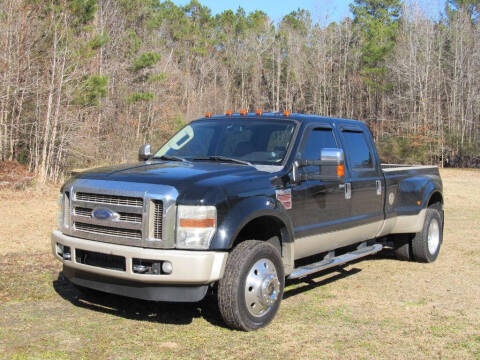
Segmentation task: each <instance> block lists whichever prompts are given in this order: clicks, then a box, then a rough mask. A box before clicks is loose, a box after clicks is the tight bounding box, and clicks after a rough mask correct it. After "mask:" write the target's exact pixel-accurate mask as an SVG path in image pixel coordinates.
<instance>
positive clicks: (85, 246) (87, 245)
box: [52, 230, 228, 285]
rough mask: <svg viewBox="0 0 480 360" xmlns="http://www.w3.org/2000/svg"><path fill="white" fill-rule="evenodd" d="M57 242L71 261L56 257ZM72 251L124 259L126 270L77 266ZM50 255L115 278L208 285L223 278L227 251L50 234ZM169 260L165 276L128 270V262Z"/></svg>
mask: <svg viewBox="0 0 480 360" xmlns="http://www.w3.org/2000/svg"><path fill="white" fill-rule="evenodd" d="M57 243H59V244H62V245H65V246H69V247H70V249H71V253H72V259H71V260H64V259H63V258H62V257H60V256H59V255H58V254H57V249H56V245H57ZM75 249H82V250H87V251H93V252H98V253H102V254H109V255H118V256H123V257H125V261H126V271H118V270H111V269H105V268H101V267H97V266H90V265H85V264H80V263H77V262H76V261H75ZM52 251H53V255H54V256H55V257H56V258H57V259H58V260H59V261H61V262H62V263H63V264H64V265H65V266H68V267H71V268H74V269H79V270H83V271H87V272H91V273H96V274H100V275H106V276H112V277H115V278H119V279H126V280H133V281H140V282H145V283H155V284H172V285H173V284H182V285H187V284H192V285H193V284H208V283H211V282H213V281H216V280H219V279H220V278H221V277H222V276H223V272H224V270H225V264H226V262H227V256H228V253H227V252H216V251H187V250H171V249H169V250H160V249H144V248H140V247H133V246H124V245H116V244H110V243H103V242H98V241H91V240H84V239H79V238H75V237H71V236H67V235H64V234H62V233H61V232H60V231H58V230H55V231H53V233H52ZM133 258H135V259H145V260H161V261H170V262H171V263H172V267H173V271H172V273H171V274H169V275H151V274H137V273H134V272H133V271H132V259H133Z"/></svg>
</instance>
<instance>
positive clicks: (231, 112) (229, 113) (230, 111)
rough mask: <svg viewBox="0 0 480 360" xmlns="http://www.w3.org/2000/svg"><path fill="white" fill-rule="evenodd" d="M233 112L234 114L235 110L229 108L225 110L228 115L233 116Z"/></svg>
mask: <svg viewBox="0 0 480 360" xmlns="http://www.w3.org/2000/svg"><path fill="white" fill-rule="evenodd" d="M232 114H233V111H232V110H227V111H226V112H225V115H227V116H232Z"/></svg>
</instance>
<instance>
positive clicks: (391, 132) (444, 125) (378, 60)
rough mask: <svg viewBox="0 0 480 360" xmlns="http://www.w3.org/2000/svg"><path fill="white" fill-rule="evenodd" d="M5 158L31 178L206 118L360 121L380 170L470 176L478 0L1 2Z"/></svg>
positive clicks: (479, 97)
mask: <svg viewBox="0 0 480 360" xmlns="http://www.w3.org/2000/svg"><path fill="white" fill-rule="evenodd" d="M0 5H1V6H0V44H1V48H2V49H3V51H2V53H1V56H0V78H1V82H0V160H16V161H18V162H20V163H23V164H26V165H28V167H29V169H30V170H32V171H33V172H35V173H37V174H38V177H39V179H40V180H41V181H45V180H47V179H52V180H58V179H59V178H61V177H62V176H63V175H64V174H65V172H66V171H68V170H70V169H72V168H77V167H89V166H97V165H103V164H109V163H114V162H120V161H122V162H123V161H128V160H133V159H134V158H135V154H136V149H137V148H138V145H140V144H141V143H145V142H151V143H152V144H154V145H156V146H159V145H161V143H162V142H163V141H165V140H166V139H167V138H168V137H169V136H170V135H171V134H172V133H173V132H175V131H176V130H178V128H180V127H181V126H183V125H184V124H186V123H188V121H190V120H192V119H194V118H196V117H199V116H202V115H203V114H204V113H205V112H206V111H209V112H212V113H224V112H225V111H226V110H227V109H232V110H234V111H239V110H240V109H247V110H250V111H255V110H256V109H263V110H264V111H282V110H289V111H294V112H301V113H312V114H320V115H326V116H335V117H343V118H354V119H360V120H363V121H365V122H366V123H367V124H368V125H369V126H370V128H371V130H372V132H373V134H374V136H375V139H376V140H377V142H378V144H379V146H380V149H381V155H382V157H383V158H384V159H385V161H390V162H424V163H433V164H440V165H445V166H463V167H464V166H472V167H480V150H479V148H480V131H479V128H480V31H479V30H480V28H479V21H478V20H479V10H480V5H479V2H478V0H449V1H448V2H447V5H446V8H445V11H444V14H443V15H442V16H441V18H439V19H435V20H434V19H431V18H430V17H429V16H427V15H426V14H424V13H422V11H421V10H420V8H419V7H418V6H415V4H412V3H405V2H402V1H400V0H383V1H381V0H355V1H354V3H353V4H352V5H351V11H352V14H353V16H352V18H345V19H344V20H342V21H341V22H331V23H328V24H326V23H325V22H324V21H322V22H321V21H313V20H312V17H311V15H310V13H309V12H308V11H306V10H302V9H299V10H297V11H293V12H291V13H290V14H286V15H285V16H284V17H283V19H282V20H281V21H279V22H278V23H274V22H273V21H272V20H271V19H269V18H268V16H267V15H266V14H265V13H264V12H262V11H260V10H258V11H254V12H250V13H246V12H245V11H244V10H243V9H242V8H239V9H237V10H236V11H232V10H228V11H225V12H223V13H220V14H217V15H212V13H211V11H210V10H209V9H208V8H207V7H205V6H203V5H201V3H200V2H198V1H197V0H192V1H191V2H190V3H189V4H187V5H185V6H177V5H175V4H174V3H172V2H171V1H159V0H0Z"/></svg>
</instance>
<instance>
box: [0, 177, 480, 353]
mask: <svg viewBox="0 0 480 360" xmlns="http://www.w3.org/2000/svg"><path fill="white" fill-rule="evenodd" d="M442 177H443V180H444V187H445V212H446V214H445V217H446V226H445V238H444V244H443V248H442V250H441V252H440V256H439V258H438V260H437V261H436V262H435V263H433V264H417V263H408V262H401V261H397V260H395V259H394V258H393V257H392V256H391V254H388V253H382V254H380V255H378V256H375V257H373V258H369V259H367V260H364V261H361V262H357V263H355V264H353V265H348V266H346V267H345V268H344V269H343V270H335V271H331V272H329V273H326V274H322V275H321V276H317V277H313V278H311V279H308V280H307V281H301V282H296V283H288V284H287V288H286V291H285V295H284V300H283V302H282V305H281V307H280V311H279V313H278V315H277V317H276V318H275V320H274V322H273V323H272V324H271V325H270V326H268V327H267V328H265V329H262V330H260V331H257V332H252V333H244V332H238V331H232V330H229V329H227V328H225V327H224V325H223V324H222V321H221V318H220V315H219V313H218V310H217V309H216V306H215V303H214V301H213V300H212V299H207V300H204V301H203V302H202V303H199V304H186V305H185V304H184V305H178V304H157V303H151V302H144V301H136V300H131V299H127V298H122V297H116V296H109V295H108V296H104V297H100V298H95V299H92V298H90V299H88V300H87V299H84V298H83V297H82V296H81V295H80V294H79V293H77V292H76V290H75V289H73V288H72V287H71V286H70V285H69V284H68V283H67V282H65V281H64V280H63V278H62V275H61V267H60V265H59V263H58V262H57V261H54V259H53V257H52V256H51V255H50V248H49V246H50V245H49V244H50V243H49V233H50V231H51V230H52V229H53V228H54V227H55V223H56V206H57V204H56V199H57V190H56V189H54V188H42V189H36V190H26V191H23V192H9V191H6V190H3V191H2V192H0V200H1V201H0V358H2V359H3V358H5V359H82V358H84V359H170V358H171V359H181V358H187V359H190V358H192V359H204V358H211V359H381V358H388V359H480V237H479V233H480V171H474V170H442Z"/></svg>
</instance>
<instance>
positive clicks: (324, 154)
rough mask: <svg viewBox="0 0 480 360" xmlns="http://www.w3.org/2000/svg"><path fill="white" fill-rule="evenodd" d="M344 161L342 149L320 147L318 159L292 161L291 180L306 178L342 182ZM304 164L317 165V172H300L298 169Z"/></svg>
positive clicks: (303, 179)
mask: <svg viewBox="0 0 480 360" xmlns="http://www.w3.org/2000/svg"><path fill="white" fill-rule="evenodd" d="M344 163H345V155H344V153H343V149H333V148H325V149H321V150H320V160H297V161H295V162H294V164H293V170H292V178H293V179H292V180H293V182H294V183H295V184H299V183H301V182H302V181H306V180H323V181H337V182H342V181H343V180H344V178H345V165H344ZM306 166H318V172H314V173H307V174H302V173H301V172H300V169H301V168H302V167H306Z"/></svg>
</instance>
